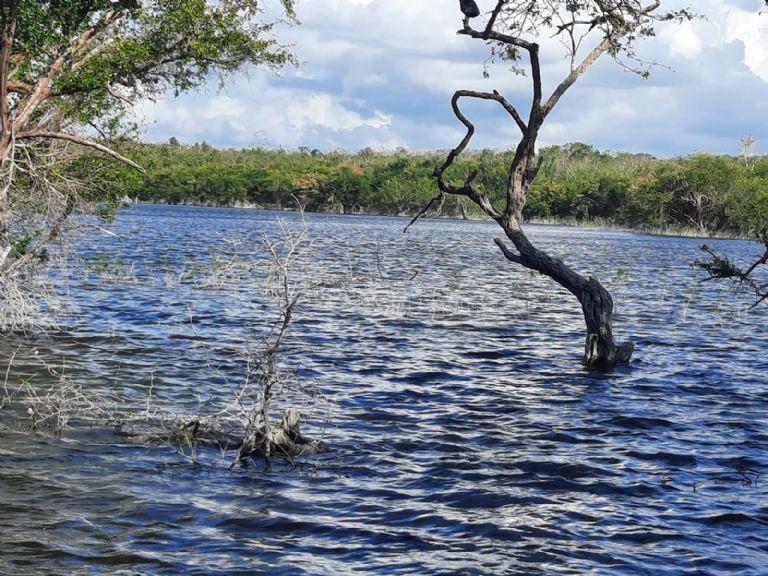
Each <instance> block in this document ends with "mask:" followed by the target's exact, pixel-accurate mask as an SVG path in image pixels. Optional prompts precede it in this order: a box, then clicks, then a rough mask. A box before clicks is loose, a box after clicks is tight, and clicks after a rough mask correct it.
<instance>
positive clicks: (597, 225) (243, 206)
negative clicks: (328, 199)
mask: <svg viewBox="0 0 768 576" xmlns="http://www.w3.org/2000/svg"><path fill="white" fill-rule="evenodd" d="M120 203H121V205H122V206H123V207H130V206H136V205H139V204H144V205H156V206H188V207H198V208H224V209H238V210H266V211H272V212H296V211H297V210H296V208H295V207H286V206H282V205H280V204H271V205H270V204H256V203H253V202H243V201H236V202H230V203H214V202H186V201H184V202H168V201H145V200H139V199H129V198H123V199H121V200H120ZM339 206H340V205H339ZM339 206H335V205H334V206H328V207H327V208H328V209H325V210H324V209H322V208H321V209H317V207H314V208H312V209H306V212H308V213H310V214H335V215H338V216H382V217H388V218H413V217H414V216H415V214H411V213H403V212H399V213H396V212H383V211H376V210H366V209H364V208H362V207H358V209H355V210H352V211H348V212H347V211H344V209H343V206H340V207H341V209H338V208H339ZM422 218H424V219H426V220H454V221H457V222H492V220H491V219H490V218H488V217H483V216H481V215H473V214H471V213H470V214H467V215H458V214H455V215H454V214H438V215H430V216H423V217H422ZM523 225H534V226H560V227H565V228H591V229H595V230H613V231H616V232H631V233H633V234H640V235H645V236H663V237H667V238H690V239H698V240H742V241H755V242H756V241H757V240H755V239H754V238H750V237H748V236H744V235H743V234H736V233H728V232H718V233H715V234H702V233H701V232H700V231H698V230H696V229H694V228H668V227H667V228H632V227H631V226H621V225H617V224H615V223H612V222H609V221H604V220H572V219H563V220H559V219H557V218H546V219H542V218H536V219H531V220H526V221H525V222H523Z"/></svg>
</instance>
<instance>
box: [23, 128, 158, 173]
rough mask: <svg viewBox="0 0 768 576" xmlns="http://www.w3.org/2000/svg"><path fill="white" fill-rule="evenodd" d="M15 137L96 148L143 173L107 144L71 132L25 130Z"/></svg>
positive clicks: (142, 170) (142, 169) (132, 162)
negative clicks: (71, 143)
mask: <svg viewBox="0 0 768 576" xmlns="http://www.w3.org/2000/svg"><path fill="white" fill-rule="evenodd" d="M16 139H17V140H28V139H48V140H65V141H67V142H73V143H75V144H79V145H80V146H85V147H86V148H93V149H94V150H98V151H99V152H101V153H102V154H106V155H107V156H110V157H112V158H114V159H115V160H119V161H120V162H122V163H123V164H125V165H127V166H130V167H131V168H133V169H135V170H138V171H139V172H141V173H142V174H143V173H144V168H142V167H141V166H140V165H139V164H137V163H136V162H134V161H133V160H131V159H130V158H126V157H125V156H123V155H122V154H119V153H118V152H115V151H114V150H112V149H111V148H109V147H107V146H104V145H103V144H99V143H98V142H93V141H92V140H87V139H86V138H80V137H79V136H73V135H72V134H64V133H62V132H48V131H45V130H29V131H27V132H22V133H20V134H16Z"/></svg>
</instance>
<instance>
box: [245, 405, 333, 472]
mask: <svg viewBox="0 0 768 576" xmlns="http://www.w3.org/2000/svg"><path fill="white" fill-rule="evenodd" d="M300 418H301V417H300V414H299V411H298V410H295V409H293V408H288V409H287V410H286V411H285V412H284V413H283V418H282V420H281V421H280V426H279V427H277V428H272V427H270V429H269V431H268V432H267V433H266V434H265V430H264V428H259V429H258V430H255V431H254V432H252V433H250V434H249V435H248V436H247V437H246V438H245V439H244V440H243V443H242V445H241V446H240V448H239V449H238V451H237V456H236V457H235V461H234V462H233V463H232V466H234V465H235V464H237V463H238V462H240V461H241V460H243V459H245V458H253V457H256V456H263V457H264V458H265V460H266V461H267V464H269V463H270V460H271V457H272V456H278V457H282V458H285V459H287V460H291V459H293V458H295V457H296V456H303V455H305V454H317V453H318V452H320V451H321V444H320V441H319V440H310V439H309V438H307V437H306V436H303V435H302V434H301V429H300Z"/></svg>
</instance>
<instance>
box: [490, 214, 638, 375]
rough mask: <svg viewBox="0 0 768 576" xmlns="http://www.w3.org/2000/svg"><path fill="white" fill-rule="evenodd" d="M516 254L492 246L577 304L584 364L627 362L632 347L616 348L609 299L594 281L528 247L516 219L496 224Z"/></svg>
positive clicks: (595, 366)
mask: <svg viewBox="0 0 768 576" xmlns="http://www.w3.org/2000/svg"><path fill="white" fill-rule="evenodd" d="M499 223H500V224H501V225H502V227H503V228H504V231H505V232H506V234H507V238H509V239H510V240H511V241H512V243H513V244H514V245H515V248H517V253H515V252H512V251H511V250H510V249H509V248H508V247H507V246H506V245H505V244H504V242H502V241H501V240H500V239H498V238H497V239H496V244H497V245H498V246H499V248H501V250H502V252H504V255H505V256H506V257H507V258H508V259H509V260H511V261H512V262H515V263H517V264H521V265H522V266H525V267H526V268H530V269H531V270H536V271H537V272H540V273H541V274H544V275H545V276H549V277H550V278H552V279H553V280H554V281H555V282H557V283H558V284H560V285H561V286H563V287H564V288H565V289H567V290H568V291H569V292H570V293H571V294H573V295H574V296H576V298H577V299H578V300H579V302H581V309H582V312H583V313H584V322H585V323H586V326H587V337H586V343H585V346H584V364H585V365H586V366H589V367H594V368H600V369H605V368H610V367H612V366H614V365H616V364H617V363H619V362H629V360H630V358H631V357H632V352H633V351H634V348H635V345H634V344H633V343H631V342H627V343H624V344H621V345H620V346H617V345H616V343H615V341H614V339H613V328H612V324H613V298H611V295H610V293H609V292H608V290H606V289H605V288H604V287H603V285H602V284H600V282H599V281H598V280H597V278H594V277H590V278H585V277H584V276H582V275H581V274H578V273H577V272H574V271H573V269H571V268H570V267H569V266H568V265H566V264H565V263H564V262H563V261H562V260H560V259H557V258H553V257H551V256H550V255H549V254H547V253H545V252H542V251H541V250H539V249H538V248H536V247H535V246H534V245H533V244H531V242H530V240H528V238H527V236H526V235H525V234H524V233H523V231H522V229H521V228H520V225H519V223H518V222H517V220H516V219H511V220H504V219H502V221H501V222H499Z"/></svg>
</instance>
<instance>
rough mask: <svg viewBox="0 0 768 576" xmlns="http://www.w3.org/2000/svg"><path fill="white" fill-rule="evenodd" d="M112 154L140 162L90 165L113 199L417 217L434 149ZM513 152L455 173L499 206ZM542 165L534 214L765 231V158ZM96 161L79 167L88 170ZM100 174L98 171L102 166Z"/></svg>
mask: <svg viewBox="0 0 768 576" xmlns="http://www.w3.org/2000/svg"><path fill="white" fill-rule="evenodd" d="M122 152H123V153H125V154H126V155H128V156H129V157H131V158H132V159H134V160H136V161H137V162H139V163H140V164H141V165H142V166H144V167H145V168H146V174H143V175H142V174H139V173H137V172H135V171H129V170H125V169H122V168H115V167H114V165H112V167H109V165H107V164H102V165H101V166H100V171H101V173H102V175H104V176H108V177H107V178H102V179H100V181H101V182H105V183H109V186H110V187H111V188H112V187H113V188H112V189H111V190H110V193H111V194H112V195H113V196H114V197H124V196H128V197H130V198H135V199H138V200H140V201H144V202H161V203H169V204H201V205H211V206H256V207H262V208H274V209H285V208H288V209H290V208H294V207H295V201H294V200H293V196H295V197H297V198H298V199H299V200H300V202H301V203H302V204H303V205H304V206H305V208H306V209H307V210H308V211H330V212H338V213H348V214H360V213H366V214H384V215H413V214H416V213H417V212H418V211H419V210H420V209H421V208H422V207H423V206H424V205H425V204H426V203H427V202H428V201H429V199H430V198H432V197H433V196H434V195H435V191H436V185H435V182H434V179H433V178H432V172H433V170H434V169H435V167H436V166H437V165H438V164H439V163H440V162H441V161H442V160H443V158H444V153H443V152H412V151H406V150H398V151H395V152H387V153H380V152H375V151H373V150H371V149H370V148H366V149H363V150H361V151H360V152H358V153H356V154H350V153H344V152H320V151H318V150H308V149H299V150H297V151H285V150H279V149H278V150H266V149H262V148H254V149H246V150H222V149H217V148H214V147H212V146H209V145H207V144H195V145H193V146H183V145H180V144H179V143H178V142H177V141H176V140H175V139H171V141H170V142H169V143H168V144H135V143H130V144H124V145H123V146H122ZM512 154H513V152H511V151H492V150H482V151H477V152H471V153H468V154H465V155H462V159H461V160H460V161H458V162H457V163H456V165H455V166H454V167H452V168H451V169H450V172H451V174H449V175H452V176H453V177H454V178H455V179H463V178H464V177H465V175H466V174H468V173H470V172H471V171H473V170H476V171H477V174H478V175H477V178H476V180H475V185H476V186H478V187H479V188H481V189H483V190H485V191H486V192H487V193H488V194H489V195H490V197H491V198H492V199H493V200H494V201H497V202H499V205H502V195H503V194H504V190H505V178H506V173H507V168H508V166H509V164H510V162H511V160H512ZM541 156H542V159H543V160H542V165H541V170H540V172H539V175H538V178H537V179H536V181H535V183H534V185H533V187H532V189H531V191H530V195H529V200H528V203H527V205H526V208H525V213H524V216H525V218H526V219H528V220H532V221H542V220H544V221H557V222H578V223H594V224H606V225H617V226H627V227H631V228H636V229H641V230H642V229H648V230H651V229H652V230H656V231H667V232H675V231H682V230H689V231H691V230H692V231H694V232H696V233H699V234H704V235H706V234H743V235H750V236H755V235H759V234H761V233H764V232H765V230H766V223H768V156H742V157H737V156H722V155H712V154H693V155H690V156H685V157H677V158H672V159H657V158H654V157H653V156H651V155H649V154H630V153H621V152H619V153H614V152H601V151H599V150H596V149H595V148H593V147H592V146H589V145H586V144H581V143H572V144H566V145H563V146H550V147H548V148H544V149H543V150H541ZM93 162H94V161H92V160H91V161H89V162H87V164H86V165H82V166H81V167H80V169H81V170H93V168H94V167H95V166H94V164H93ZM107 173H108V174H107ZM464 200H465V199H462V198H448V199H447V200H446V202H445V205H444V206H443V210H442V215H444V216H452V217H475V216H479V214H478V213H476V212H475V211H474V206H472V205H471V203H469V202H466V201H464Z"/></svg>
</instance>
